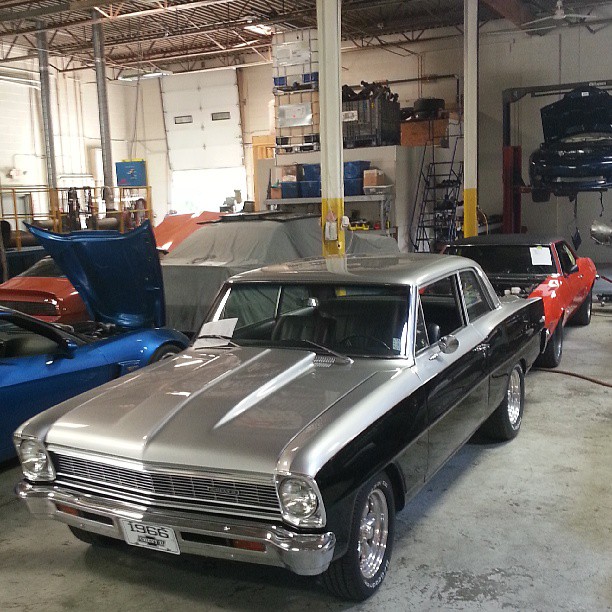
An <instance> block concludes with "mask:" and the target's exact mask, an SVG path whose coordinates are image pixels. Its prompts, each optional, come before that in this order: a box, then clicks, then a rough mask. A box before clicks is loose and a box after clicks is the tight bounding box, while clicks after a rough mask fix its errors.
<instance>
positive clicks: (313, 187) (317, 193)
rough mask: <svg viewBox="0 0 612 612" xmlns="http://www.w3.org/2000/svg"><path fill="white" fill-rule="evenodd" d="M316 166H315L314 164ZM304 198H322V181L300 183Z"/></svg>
mask: <svg viewBox="0 0 612 612" xmlns="http://www.w3.org/2000/svg"><path fill="white" fill-rule="evenodd" d="M312 165H313V166H314V164H312ZM300 187H301V190H302V197H303V198H320V197H321V181H320V180H319V181H302V182H301V183H300Z"/></svg>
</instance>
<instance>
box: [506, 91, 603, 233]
mask: <svg viewBox="0 0 612 612" xmlns="http://www.w3.org/2000/svg"><path fill="white" fill-rule="evenodd" d="M577 87H598V88H599V89H612V80H605V79H604V80H599V81H584V82H580V83H562V84H560V85H536V86H534V87H512V88H510V89H504V91H503V92H502V104H503V114H502V126H503V143H502V144H503V171H502V184H503V198H504V203H503V222H502V231H503V233H504V234H518V233H520V231H521V196H522V194H523V193H531V187H528V186H526V185H525V182H524V181H523V178H522V168H523V154H522V148H521V147H519V146H512V144H511V115H510V109H511V105H512V104H513V103H514V102H518V101H519V100H521V99H522V98H524V97H525V96H527V95H530V96H531V97H532V98H537V97H543V96H554V95H561V94H566V93H568V92H570V91H572V89H576V88H577Z"/></svg>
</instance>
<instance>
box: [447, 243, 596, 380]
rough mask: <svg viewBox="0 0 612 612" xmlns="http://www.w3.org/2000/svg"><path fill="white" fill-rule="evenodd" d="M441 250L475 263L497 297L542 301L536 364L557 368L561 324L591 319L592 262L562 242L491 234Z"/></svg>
mask: <svg viewBox="0 0 612 612" xmlns="http://www.w3.org/2000/svg"><path fill="white" fill-rule="evenodd" d="M445 252H446V253H448V254H450V255H461V256H463V257H469V258H470V259H473V260H474V261H476V262H478V263H479V264H480V265H481V266H482V268H483V269H484V271H485V272H486V273H487V276H488V277H489V280H490V281H491V284H492V285H493V287H494V288H495V291H496V292H497V294H498V295H500V296H503V295H508V294H514V295H518V296H521V297H541V298H542V300H543V302H544V315H545V318H546V323H545V325H546V330H547V336H548V342H547V344H546V348H545V350H544V351H543V352H542V354H541V355H540V358H539V359H538V362H537V365H540V366H543V367H547V368H554V367H556V366H558V365H559V362H560V361H561V355H562V352H563V328H564V326H565V325H566V323H568V322H570V323H573V324H575V325H588V324H589V323H590V321H591V305H592V293H591V292H592V289H593V284H594V282H595V278H596V276H597V270H596V269H595V264H594V263H593V261H592V260H591V259H589V258H588V257H578V256H577V255H576V253H575V252H574V250H573V249H572V248H571V247H570V245H569V244H568V243H567V242H566V241H565V240H563V239H562V238H549V237H542V236H535V235H530V234H497V235H495V234H492V235H489V236H478V237H474V238H464V239H462V240H457V241H456V242H454V243H453V244H452V245H450V246H449V247H447V249H446V251H445Z"/></svg>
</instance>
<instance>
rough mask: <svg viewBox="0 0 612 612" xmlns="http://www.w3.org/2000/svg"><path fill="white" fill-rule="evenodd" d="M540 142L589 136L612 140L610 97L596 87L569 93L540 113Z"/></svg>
mask: <svg viewBox="0 0 612 612" xmlns="http://www.w3.org/2000/svg"><path fill="white" fill-rule="evenodd" d="M540 114H541V116H542V130H543V132H544V142H545V143H551V142H558V141H559V140H561V139H562V138H567V137H568V136H574V135H576V134H587V133H590V132H600V133H608V134H610V136H611V137H612V96H610V94H609V93H608V92H606V91H603V90H602V89H597V88H596V87H581V88H577V89H574V90H572V91H571V92H569V93H568V94H566V95H565V96H564V97H563V98H562V99H561V100H559V101H558V102H553V103H552V104H549V105H547V106H544V107H543V108H542V109H541V110H540Z"/></svg>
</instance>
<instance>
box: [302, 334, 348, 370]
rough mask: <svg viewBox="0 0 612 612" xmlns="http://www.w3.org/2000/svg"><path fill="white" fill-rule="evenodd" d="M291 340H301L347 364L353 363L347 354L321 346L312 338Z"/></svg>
mask: <svg viewBox="0 0 612 612" xmlns="http://www.w3.org/2000/svg"><path fill="white" fill-rule="evenodd" d="M291 342H301V343H303V344H307V345H308V346H313V347H314V348H317V349H319V350H320V351H323V352H324V353H327V354H328V355H332V356H333V357H336V358H337V359H340V361H342V362H343V363H346V364H347V365H348V364H351V363H353V360H352V359H351V358H350V357H348V356H347V355H343V354H342V353H338V352H337V351H334V350H333V349H330V348H329V347H327V346H323V345H322V344H317V343H316V342H313V341H312V340H304V339H299V340H291Z"/></svg>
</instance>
